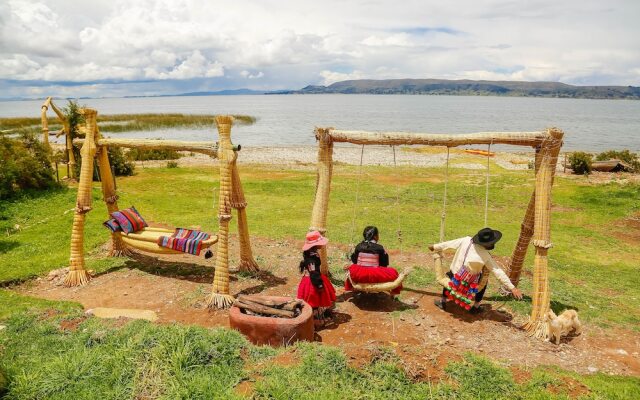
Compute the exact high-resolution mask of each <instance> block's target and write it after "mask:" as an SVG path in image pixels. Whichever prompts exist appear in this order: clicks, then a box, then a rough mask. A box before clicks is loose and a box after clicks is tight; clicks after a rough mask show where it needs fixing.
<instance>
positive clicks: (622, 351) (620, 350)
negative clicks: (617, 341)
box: [616, 349, 629, 356]
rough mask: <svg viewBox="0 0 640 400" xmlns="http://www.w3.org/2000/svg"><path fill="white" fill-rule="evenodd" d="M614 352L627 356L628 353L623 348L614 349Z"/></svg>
mask: <svg viewBox="0 0 640 400" xmlns="http://www.w3.org/2000/svg"><path fill="white" fill-rule="evenodd" d="M616 353H618V354H620V355H623V356H628V355H629V353H627V351H626V350H624V349H618V350H616Z"/></svg>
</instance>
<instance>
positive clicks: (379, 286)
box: [347, 145, 413, 294]
mask: <svg viewBox="0 0 640 400" xmlns="http://www.w3.org/2000/svg"><path fill="white" fill-rule="evenodd" d="M391 148H392V150H393V166H394V168H396V169H397V167H398V165H397V163H396V147H395V146H392V147H391ZM363 158H364V145H362V149H361V150H360V166H359V171H358V174H359V175H360V176H359V177H358V181H357V183H356V199H355V200H356V201H355V204H354V209H353V219H352V226H351V239H352V241H353V236H354V233H355V220H356V213H355V212H356V208H357V206H358V198H359V192H360V181H361V179H362V160H363ZM399 205H400V189H399V186H398V185H397V184H396V203H395V207H396V210H397V225H398V230H397V233H398V241H399V242H400V254H402V230H401V227H400V208H399ZM411 271H413V268H410V267H409V268H405V269H404V270H403V271H402V272H400V273H399V274H398V277H397V278H396V279H395V280H393V281H389V282H379V283H356V282H354V281H353V280H351V276H350V275H349V273H348V272H347V279H348V280H349V282H351V286H353V290H354V291H356V292H363V293H389V294H390V293H391V291H393V290H394V289H396V288H398V287H400V286H401V285H402V282H404V279H405V278H406V277H407V275H409V274H410V273H411Z"/></svg>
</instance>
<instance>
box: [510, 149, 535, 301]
mask: <svg viewBox="0 0 640 400" xmlns="http://www.w3.org/2000/svg"><path fill="white" fill-rule="evenodd" d="M540 154H541V153H540V147H536V155H535V167H534V168H535V172H536V176H537V174H538V170H539V168H540V161H541V160H542V158H541V157H540ZM535 202H536V191H535V188H534V190H533V193H531V198H530V199H529V205H528V206H527V211H525V214H524V220H523V221H522V224H521V225H520V236H519V237H518V243H516V247H515V248H514V249H513V254H512V255H511V259H510V260H509V265H507V267H506V271H505V272H506V273H507V275H509V279H510V280H511V283H513V284H514V285H515V286H518V283H519V282H520V274H521V273H522V265H523V264H524V259H525V257H526V255H527V249H528V248H529V244H530V243H531V237H532V236H533V220H534V215H535ZM502 293H503V294H509V293H511V292H510V291H509V290H507V289H506V288H502Z"/></svg>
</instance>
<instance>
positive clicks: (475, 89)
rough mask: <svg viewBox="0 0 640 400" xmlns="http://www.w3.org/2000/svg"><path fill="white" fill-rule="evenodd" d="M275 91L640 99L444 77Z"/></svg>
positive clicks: (607, 89)
mask: <svg viewBox="0 0 640 400" xmlns="http://www.w3.org/2000/svg"><path fill="white" fill-rule="evenodd" d="M278 93H279V94H320V93H342V94H427V95H461V96H519V97H563V98H582V99H633V100H640V87H637V86H573V85H567V84H565V83H560V82H518V81H473V80H466V79H465V80H447V79H386V80H373V79H359V80H349V81H341V82H336V83H334V84H332V85H329V86H307V87H304V88H302V89H300V90H292V91H280V92H278Z"/></svg>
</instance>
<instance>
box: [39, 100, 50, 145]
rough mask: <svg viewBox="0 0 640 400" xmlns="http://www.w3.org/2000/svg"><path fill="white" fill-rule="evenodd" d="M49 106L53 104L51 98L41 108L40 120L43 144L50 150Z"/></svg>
mask: <svg viewBox="0 0 640 400" xmlns="http://www.w3.org/2000/svg"><path fill="white" fill-rule="evenodd" d="M49 104H51V97H47V99H46V100H45V101H44V104H42V107H40V119H41V120H42V143H44V145H45V147H46V148H47V149H48V148H50V147H51V145H50V144H49V120H48V119H47V110H49Z"/></svg>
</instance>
